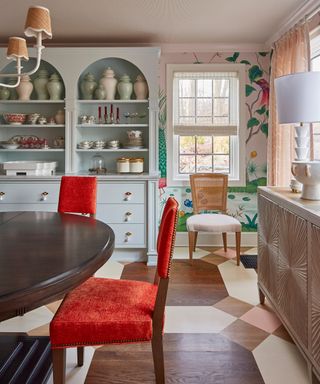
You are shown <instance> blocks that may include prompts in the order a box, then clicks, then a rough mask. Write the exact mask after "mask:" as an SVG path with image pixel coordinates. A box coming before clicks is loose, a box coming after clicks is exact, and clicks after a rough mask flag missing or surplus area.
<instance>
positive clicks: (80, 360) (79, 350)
mask: <svg viewBox="0 0 320 384" xmlns="http://www.w3.org/2000/svg"><path fill="white" fill-rule="evenodd" d="M83 355H84V347H78V348H77V365H78V367H82V366H83Z"/></svg>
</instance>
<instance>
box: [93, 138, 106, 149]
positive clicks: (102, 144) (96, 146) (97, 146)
mask: <svg viewBox="0 0 320 384" xmlns="http://www.w3.org/2000/svg"><path fill="white" fill-rule="evenodd" d="M105 146H106V142H105V141H104V140H96V141H94V142H93V146H92V148H93V149H103V148H104V147H105Z"/></svg>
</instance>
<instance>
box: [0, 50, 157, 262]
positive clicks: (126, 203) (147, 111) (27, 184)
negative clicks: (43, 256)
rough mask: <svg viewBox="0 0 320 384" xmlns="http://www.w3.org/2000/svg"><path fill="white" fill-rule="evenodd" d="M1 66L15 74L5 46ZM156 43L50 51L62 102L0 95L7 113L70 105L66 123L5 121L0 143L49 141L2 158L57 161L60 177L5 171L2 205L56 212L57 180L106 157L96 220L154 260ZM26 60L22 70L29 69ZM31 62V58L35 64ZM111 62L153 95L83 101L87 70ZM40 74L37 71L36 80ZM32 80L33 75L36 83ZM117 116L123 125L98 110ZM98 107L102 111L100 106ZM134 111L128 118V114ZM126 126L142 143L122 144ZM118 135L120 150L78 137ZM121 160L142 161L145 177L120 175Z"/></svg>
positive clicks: (2, 153)
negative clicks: (59, 141)
mask: <svg viewBox="0 0 320 384" xmlns="http://www.w3.org/2000/svg"><path fill="white" fill-rule="evenodd" d="M0 51H2V52H1V55H0V57H2V58H3V59H2V61H0V67H3V68H5V69H4V71H7V72H8V71H10V69H12V68H11V67H12V64H10V65H9V66H8V65H7V64H8V62H7V61H6V60H5V59H4V58H5V52H4V50H3V49H1V50H0ZM159 54H160V52H159V49H158V48H154V47H153V48H46V49H45V50H44V52H43V66H44V67H45V68H47V70H48V71H49V73H50V74H51V73H53V72H57V73H58V74H59V76H60V77H61V79H62V81H63V84H64V96H65V98H64V100H58V101H51V100H36V95H35V93H34V94H33V95H32V100H30V101H19V100H7V101H3V100H0V114H1V115H2V114H3V113H5V112H11V113H15V112H17V113H18V112H20V113H33V112H37V113H40V114H41V115H44V116H45V117H47V119H48V120H49V118H50V117H51V116H54V115H55V114H56V113H57V111H58V110H59V109H65V124H60V125H58V124H47V125H39V124H29V125H28V124H23V125H20V126H18V125H16V126H13V125H8V124H6V123H5V121H4V120H3V119H2V120H1V121H0V141H5V140H9V139H10V138H11V137H13V136H26V137H28V136H37V137H40V138H47V139H48V144H49V148H48V149H14V150H7V149H4V148H2V149H1V148H0V163H1V162H4V161H13V160H47V161H57V163H58V169H57V174H56V175H53V176H52V177H27V176H10V177H9V176H0V210H1V211H6V210H8V211H12V210H39V211H40V210H42V211H43V210H50V211H55V210H56V209H57V203H58V194H59V185H60V177H61V175H63V174H70V175H87V174H89V168H90V167H91V163H92V157H93V156H94V155H95V154H99V155H100V156H102V157H103V159H104V161H105V165H106V168H107V171H108V173H107V174H106V175H98V176H97V177H98V197H97V218H99V219H101V220H103V221H104V222H106V223H108V224H109V225H110V226H111V227H112V228H113V229H114V231H115V234H116V247H117V248H125V249H127V250H128V251H129V250H130V249H135V250H137V249H139V250H140V251H141V252H140V255H141V257H143V256H144V255H145V254H147V255H148V261H149V263H154V262H155V261H156V259H155V258H156V237H157V227H158V128H157V121H158V64H159ZM28 65H29V64H26V66H25V68H26V69H28V68H27V67H28ZM30 65H32V63H31V64H30ZM107 67H112V69H113V70H114V71H115V74H116V77H117V78H118V79H119V78H120V77H121V76H122V75H123V74H128V75H129V76H130V78H131V80H132V82H134V80H135V79H136V76H137V75H138V74H140V73H142V74H143V75H144V77H145V79H146V81H147V84H148V88H149V95H148V99H146V100H136V99H135V96H134V94H133V95H132V97H131V99H130V100H120V99H119V96H118V95H116V98H115V100H83V97H82V96H83V95H82V94H81V92H80V84H81V81H82V79H83V77H84V76H85V74H86V73H87V72H90V73H92V74H93V75H94V76H95V78H96V80H97V81H99V79H100V78H101V77H102V73H103V71H104V70H105V69H106V68H107ZM35 77H37V74H35V75H34V78H35ZM34 78H33V80H34ZM111 105H112V106H113V110H114V114H116V110H117V108H119V117H120V121H119V124H110V122H107V123H105V122H104V121H103V122H102V123H101V124H99V115H98V111H99V109H100V110H101V111H102V115H103V114H104V111H105V108H106V109H107V110H108V112H109V111H110V108H111ZM99 107H100V108H99ZM128 113H130V114H131V115H133V116H134V115H135V117H134V118H127V117H125V116H127V114H128ZM82 115H88V116H89V115H92V116H94V117H95V124H90V125H89V124H82V123H81V119H80V116H82ZM128 130H140V131H141V132H142V135H143V148H141V147H137V148H130V149H128V148H123V146H124V144H125V142H126V141H127V131H128ZM60 136H63V137H64V139H65V148H54V147H53V143H54V139H55V138H56V137H60ZM84 140H88V141H97V140H105V141H109V140H119V141H120V143H121V144H122V146H121V147H120V148H119V149H106V148H104V149H102V150H96V149H81V148H79V143H80V142H81V141H84ZM119 157H139V158H143V159H144V172H143V174H136V175H134V174H124V175H121V174H117V173H116V162H117V158H119Z"/></svg>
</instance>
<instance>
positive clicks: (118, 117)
mask: <svg viewBox="0 0 320 384" xmlns="http://www.w3.org/2000/svg"><path fill="white" fill-rule="evenodd" d="M116 124H120V111H119V107H117V118H116Z"/></svg>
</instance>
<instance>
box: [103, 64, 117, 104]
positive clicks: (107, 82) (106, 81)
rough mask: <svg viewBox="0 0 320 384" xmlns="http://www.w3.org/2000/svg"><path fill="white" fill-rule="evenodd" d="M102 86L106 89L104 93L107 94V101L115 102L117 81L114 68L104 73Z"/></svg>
mask: <svg viewBox="0 0 320 384" xmlns="http://www.w3.org/2000/svg"><path fill="white" fill-rule="evenodd" d="M100 84H101V85H103V87H104V91H105V93H106V96H105V99H106V100H114V99H115V97H116V91H117V79H116V78H115V77H114V71H113V69H112V68H110V67H108V68H107V69H106V70H105V71H104V72H103V76H102V78H101V79H100Z"/></svg>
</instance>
